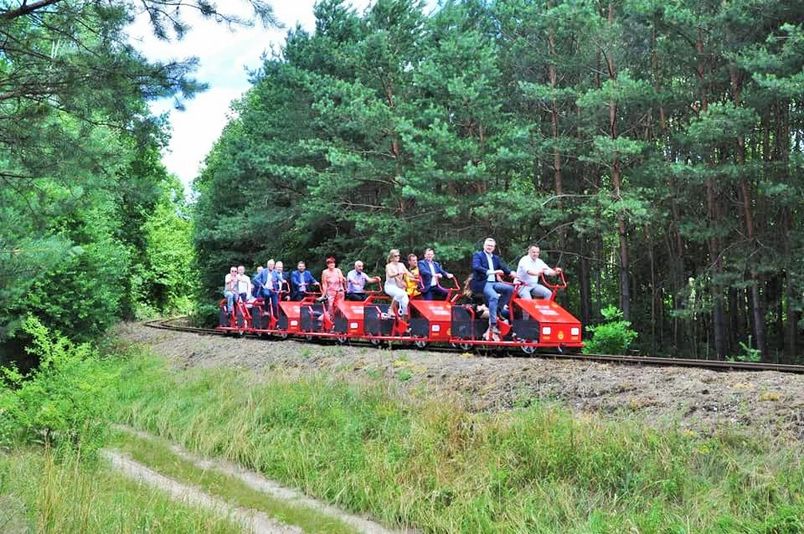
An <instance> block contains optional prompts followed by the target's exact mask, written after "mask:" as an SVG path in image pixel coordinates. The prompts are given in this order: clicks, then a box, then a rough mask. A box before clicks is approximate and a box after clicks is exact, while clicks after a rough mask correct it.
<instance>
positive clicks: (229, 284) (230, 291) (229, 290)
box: [223, 265, 239, 313]
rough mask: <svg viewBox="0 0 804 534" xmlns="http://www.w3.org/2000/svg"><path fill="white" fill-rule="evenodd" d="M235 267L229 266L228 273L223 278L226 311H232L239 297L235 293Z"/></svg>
mask: <svg viewBox="0 0 804 534" xmlns="http://www.w3.org/2000/svg"><path fill="white" fill-rule="evenodd" d="M237 281H238V277H237V267H235V266H234V265H233V266H232V267H230V268H229V274H227V275H226V276H225V277H224V279H223V296H224V297H226V311H227V312H229V313H232V310H233V309H234V303H235V301H236V300H237V299H238V298H239V297H238V294H237Z"/></svg>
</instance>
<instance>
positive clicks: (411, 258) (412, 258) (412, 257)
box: [408, 253, 419, 267]
mask: <svg viewBox="0 0 804 534" xmlns="http://www.w3.org/2000/svg"><path fill="white" fill-rule="evenodd" d="M418 263H419V258H417V257H416V254H412V253H411V254H408V267H416V265H418Z"/></svg>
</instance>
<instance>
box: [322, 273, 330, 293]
mask: <svg viewBox="0 0 804 534" xmlns="http://www.w3.org/2000/svg"><path fill="white" fill-rule="evenodd" d="M328 286H329V282H327V271H321V293H326V292H327V287H328Z"/></svg>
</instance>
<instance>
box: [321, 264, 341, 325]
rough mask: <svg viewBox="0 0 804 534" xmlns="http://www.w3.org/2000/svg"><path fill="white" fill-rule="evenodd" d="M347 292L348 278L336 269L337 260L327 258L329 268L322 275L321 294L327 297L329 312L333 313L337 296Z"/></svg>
mask: <svg viewBox="0 0 804 534" xmlns="http://www.w3.org/2000/svg"><path fill="white" fill-rule="evenodd" d="M345 290H346V278H344V276H343V273H342V272H341V270H340V269H338V268H337V267H335V258H333V257H332V256H330V257H329V258H327V268H326V269H324V272H322V273H321V293H322V295H324V296H326V297H327V311H328V312H330V313H331V312H332V303H333V302H334V301H335V296H336V295H337V294H338V293H339V292H340V293H343V292H344V291H345Z"/></svg>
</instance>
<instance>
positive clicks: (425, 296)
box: [422, 286, 434, 300]
mask: <svg viewBox="0 0 804 534" xmlns="http://www.w3.org/2000/svg"><path fill="white" fill-rule="evenodd" d="M433 289H434V287H433V286H430V287H428V288H427V289H425V290H424V291H422V300H433Z"/></svg>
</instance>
